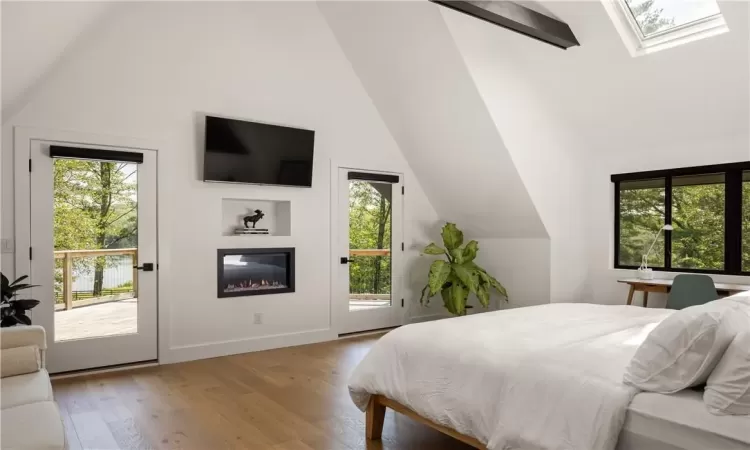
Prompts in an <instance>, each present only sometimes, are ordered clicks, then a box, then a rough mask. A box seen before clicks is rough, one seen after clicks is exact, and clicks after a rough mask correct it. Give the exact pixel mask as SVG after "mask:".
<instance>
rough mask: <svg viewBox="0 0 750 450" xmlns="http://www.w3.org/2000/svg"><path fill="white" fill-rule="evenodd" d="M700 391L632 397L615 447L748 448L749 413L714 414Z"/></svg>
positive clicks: (622, 449)
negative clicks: (734, 414) (738, 414)
mask: <svg viewBox="0 0 750 450" xmlns="http://www.w3.org/2000/svg"><path fill="white" fill-rule="evenodd" d="M702 395H703V393H702V392H700V391H697V390H687V391H682V392H678V393H676V394H671V395H664V394H655V393H652V392H642V393H640V394H638V395H636V396H635V398H633V401H632V402H631V403H630V406H629V407H628V413H627V418H626V419H625V424H624V426H623V428H622V432H621V433H620V437H619V441H618V443H617V450H708V449H710V450H747V449H749V448H750V416H715V415H713V414H711V413H709V412H708V410H707V409H706V405H705V404H704V403H703V398H702Z"/></svg>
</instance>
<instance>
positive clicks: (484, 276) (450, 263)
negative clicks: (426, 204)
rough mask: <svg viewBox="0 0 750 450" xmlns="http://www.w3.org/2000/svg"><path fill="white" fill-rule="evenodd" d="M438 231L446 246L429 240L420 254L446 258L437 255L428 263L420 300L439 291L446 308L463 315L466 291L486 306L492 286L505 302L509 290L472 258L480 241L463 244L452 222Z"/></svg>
mask: <svg viewBox="0 0 750 450" xmlns="http://www.w3.org/2000/svg"><path fill="white" fill-rule="evenodd" d="M441 235H442V237H443V245H444V246H445V248H442V247H440V246H439V245H437V244H435V243H431V244H430V245H428V246H427V247H425V249H424V250H423V251H422V254H423V255H436V256H437V255H445V258H446V259H439V260H437V261H435V262H433V263H432V265H431V266H430V273H429V277H428V282H427V286H425V287H424V289H422V296H421V297H420V299H419V302H420V303H421V304H422V305H427V304H429V302H430V298H431V297H432V296H434V295H437V293H438V292H439V293H440V295H441V296H442V297H443V304H444V305H445V309H447V310H448V311H449V312H450V313H451V314H454V315H456V316H463V315H465V314H466V309H467V307H468V308H471V306H467V305H466V301H467V300H468V298H469V294H474V295H475V296H476V297H477V299H478V300H479V304H481V305H482V306H483V307H485V308H487V307H488V306H489V304H490V291H491V290H492V289H494V290H496V291H497V292H498V293H499V294H500V295H502V296H503V298H504V299H505V301H506V302H507V301H508V293H507V292H506V290H505V288H504V287H503V285H502V284H500V282H499V281H497V280H496V279H495V278H494V277H493V276H491V275H489V274H488V273H487V271H486V270H484V269H482V268H481V267H479V266H478V265H477V264H476V263H475V262H474V259H475V258H476V257H477V251H479V243H478V242H477V241H474V240H471V241H469V242H468V243H467V244H466V245H464V246H462V244H463V242H464V234H463V232H461V230H459V229H458V228H457V227H456V224H453V223H446V224H445V226H444V227H443V230H442V233H441Z"/></svg>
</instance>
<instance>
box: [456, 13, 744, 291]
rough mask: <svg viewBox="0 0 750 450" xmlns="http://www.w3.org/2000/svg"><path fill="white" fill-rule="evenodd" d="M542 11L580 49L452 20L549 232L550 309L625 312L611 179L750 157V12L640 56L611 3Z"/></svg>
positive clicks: (463, 52) (727, 15)
mask: <svg viewBox="0 0 750 450" xmlns="http://www.w3.org/2000/svg"><path fill="white" fill-rule="evenodd" d="M543 6H544V7H545V9H547V10H549V11H551V12H552V13H553V14H554V15H556V16H557V17H559V18H560V19H561V20H564V21H566V22H567V23H568V24H569V25H570V26H571V28H572V29H573V31H574V33H575V34H576V36H577V37H578V39H579V40H580V42H581V46H580V47H574V48H571V49H569V50H567V51H561V50H559V49H556V48H554V47H551V46H548V45H545V44H542V43H539V42H537V41H534V40H531V39H528V38H526V37H523V36H520V35H518V34H515V33H512V32H509V31H508V30H504V29H501V28H499V27H495V26H492V25H490V24H487V23H484V22H480V21H476V20H474V19H473V18H470V17H467V16H465V15H462V14H459V13H457V12H455V11H451V10H447V9H445V10H442V14H443V16H444V18H445V20H446V23H447V24H448V27H449V29H450V30H451V33H452V35H453V37H454V39H455V41H456V45H457V46H458V48H459V49H460V51H461V55H462V56H463V58H464V59H465V61H466V65H467V67H468V69H469V71H470V73H471V75H472V77H473V79H474V82H475V83H476V85H477V88H478V90H479V92H480V93H481V95H482V98H483V99H484V101H485V102H486V104H487V108H488V110H489V111H490V113H491V114H492V117H493V120H494V122H495V124H496V125H497V128H498V130H499V131H500V135H501V136H502V138H503V141H504V143H505V146H506V147H507V148H508V150H509V152H510V154H511V156H512V158H513V162H514V164H515V166H516V168H517V170H518V171H519V173H520V175H521V177H522V179H523V182H524V184H525V186H526V189H527V190H528V192H529V195H530V196H531V198H532V200H533V202H534V205H535V207H536V208H537V210H538V211H539V215H540V217H541V218H542V221H543V222H544V225H545V227H546V229H547V230H548V232H549V236H550V253H551V269H550V270H551V274H550V277H551V286H552V288H551V300H552V301H593V302H597V303H613V304H622V303H623V302H624V301H625V298H626V294H627V291H626V289H625V287H624V286H623V285H620V284H618V283H617V282H616V281H617V279H618V278H622V277H625V276H632V273H631V272H630V271H615V270H613V269H612V267H613V263H612V258H613V252H612V248H613V228H614V226H613V223H612V220H613V209H612V208H613V205H612V203H613V192H612V186H611V183H610V181H609V177H610V175H611V174H613V173H622V172H630V171H640V170H651V169H661V168H671V167H680V166H691V165H701V164H716V163H722V162H730V161H745V160H748V159H749V157H750V131H749V130H748V128H750V112H749V109H750V73H749V72H750V61H749V55H750V45H749V43H750V39H749V35H748V5H747V4H746V3H740V2H722V3H721V8H722V12H723V13H724V15H725V18H726V20H727V22H728V24H729V27H730V29H731V32H730V33H728V34H725V35H722V36H718V37H713V38H711V39H706V40H704V41H699V42H694V43H690V44H689V45H685V46H681V47H677V48H673V49H670V50H667V51H663V52H659V53H656V54H653V55H649V56H646V57H641V58H632V57H631V56H630V55H629V54H628V52H627V50H626V48H625V47H624V45H623V43H622V42H621V40H620V37H619V36H618V35H617V32H616V31H615V29H614V27H613V25H612V23H611V21H610V20H609V17H608V16H607V15H606V12H605V11H604V8H603V6H602V4H601V3H600V2H552V1H550V2H544V3H543ZM660 276H661V275H660ZM665 276H666V275H665ZM716 278H717V279H725V278H727V277H716ZM653 297H655V298H654V300H655V301H652V302H651V303H652V304H653V305H654V306H658V305H660V303H661V302H663V300H664V299H663V298H659V297H658V296H653Z"/></svg>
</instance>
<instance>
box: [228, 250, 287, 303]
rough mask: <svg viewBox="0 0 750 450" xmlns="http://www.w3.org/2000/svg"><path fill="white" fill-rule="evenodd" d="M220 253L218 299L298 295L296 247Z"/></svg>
mask: <svg viewBox="0 0 750 450" xmlns="http://www.w3.org/2000/svg"><path fill="white" fill-rule="evenodd" d="M217 254H218V277H217V280H218V296H219V298H221V297H240V296H245V295H265V294H280V293H282V292H294V249H293V248H225V249H219V250H218V251H217Z"/></svg>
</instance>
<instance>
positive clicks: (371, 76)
mask: <svg viewBox="0 0 750 450" xmlns="http://www.w3.org/2000/svg"><path fill="white" fill-rule="evenodd" d="M319 7H320V9H321V11H322V12H323V15H324V16H325V18H326V20H327V21H328V24H329V25H330V27H331V29H332V30H333V32H334V34H335V35H336V37H337V39H338V41H339V44H340V45H341V47H342V49H343V50H344V52H345V53H346V55H347V57H348V58H349V60H350V61H351V63H352V66H353V67H354V70H355V71H356V73H357V75H358V76H359V78H360V79H361V80H362V84H363V85H364V86H365V88H366V89H367V92H368V93H369V95H370V97H371V98H372V100H373V102H374V103H375V105H376V106H377V108H378V110H379V111H380V114H381V116H382V117H383V120H384V121H385V123H386V125H388V128H389V129H390V131H391V134H392V135H393V136H394V138H395V139H396V141H397V142H398V144H399V146H400V148H401V150H402V151H403V153H404V156H405V157H406V159H407V160H408V161H409V163H410V165H411V167H412V168H413V169H414V171H415V173H416V175H417V177H418V178H419V180H420V182H421V184H422V186H423V187H424V188H425V192H426V193H427V195H428V196H429V198H430V200H431V201H432V203H433V205H434V206H435V208H436V210H437V211H438V213H439V214H440V216H441V217H442V218H444V219H446V220H451V221H454V222H456V223H457V224H458V225H459V226H460V227H461V228H463V229H464V230H465V231H466V232H467V233H469V234H472V235H474V236H477V237H480V238H541V237H547V231H546V230H545V228H544V224H543V223H542V221H541V220H540V218H539V214H538V211H537V209H536V208H535V205H534V203H533V202H532V201H531V198H530V197H529V194H528V192H527V190H526V188H525V187H524V184H523V182H522V180H521V177H520V176H519V173H518V171H517V169H516V167H515V166H514V164H513V161H512V159H511V157H510V155H509V153H508V150H507V149H506V148H505V145H504V144H503V140H502V138H501V136H500V134H499V133H498V130H497V128H496V127H495V124H494V123H493V121H492V117H490V115H489V113H488V111H487V107H486V106H485V104H484V102H483V101H482V97H481V95H480V93H479V92H478V91H477V88H476V86H475V84H474V82H473V81H472V79H471V75H470V73H469V71H468V70H467V68H466V65H465V64H464V61H463V59H462V58H461V54H460V53H459V49H458V48H457V47H456V45H455V43H454V40H453V37H452V36H451V34H450V32H449V31H448V28H447V27H446V25H445V23H444V21H443V20H442V17H441V15H440V10H441V9H443V7H441V6H438V5H436V4H433V3H429V2H319ZM475 22H478V21H475Z"/></svg>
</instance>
